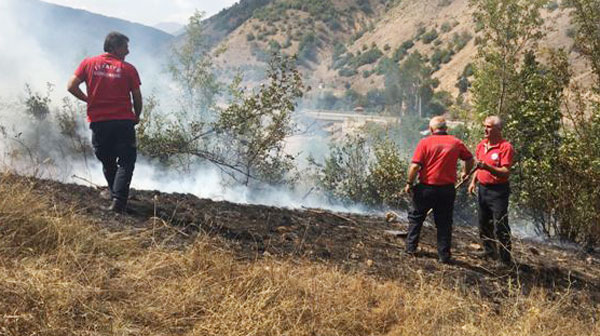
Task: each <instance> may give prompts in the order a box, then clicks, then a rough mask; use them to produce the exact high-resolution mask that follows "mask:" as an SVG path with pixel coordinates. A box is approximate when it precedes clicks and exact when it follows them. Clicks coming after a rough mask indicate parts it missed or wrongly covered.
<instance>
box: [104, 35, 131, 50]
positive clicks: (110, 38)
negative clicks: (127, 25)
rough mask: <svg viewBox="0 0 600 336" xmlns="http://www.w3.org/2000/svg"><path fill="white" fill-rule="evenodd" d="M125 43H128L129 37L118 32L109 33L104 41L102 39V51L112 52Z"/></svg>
mask: <svg viewBox="0 0 600 336" xmlns="http://www.w3.org/2000/svg"><path fill="white" fill-rule="evenodd" d="M127 42H129V37H127V36H125V35H123V34H121V33H119V32H115V31H114V32H110V33H108V35H106V39H104V51H106V52H109V53H111V52H114V51H115V50H116V49H117V48H119V47H122V46H124V45H125V44H126V43H127Z"/></svg>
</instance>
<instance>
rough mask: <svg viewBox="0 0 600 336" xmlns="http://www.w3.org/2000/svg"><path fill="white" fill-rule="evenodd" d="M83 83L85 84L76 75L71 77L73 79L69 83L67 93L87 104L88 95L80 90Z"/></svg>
mask: <svg viewBox="0 0 600 336" xmlns="http://www.w3.org/2000/svg"><path fill="white" fill-rule="evenodd" d="M81 83H83V80H81V79H80V78H79V77H77V76H75V75H73V76H71V79H69V82H68V83H67V91H69V92H70V93H71V94H72V95H73V96H75V98H77V99H79V100H81V101H84V102H86V103H87V99H88V97H87V95H86V94H85V93H83V91H81V89H80V88H79V85H81Z"/></svg>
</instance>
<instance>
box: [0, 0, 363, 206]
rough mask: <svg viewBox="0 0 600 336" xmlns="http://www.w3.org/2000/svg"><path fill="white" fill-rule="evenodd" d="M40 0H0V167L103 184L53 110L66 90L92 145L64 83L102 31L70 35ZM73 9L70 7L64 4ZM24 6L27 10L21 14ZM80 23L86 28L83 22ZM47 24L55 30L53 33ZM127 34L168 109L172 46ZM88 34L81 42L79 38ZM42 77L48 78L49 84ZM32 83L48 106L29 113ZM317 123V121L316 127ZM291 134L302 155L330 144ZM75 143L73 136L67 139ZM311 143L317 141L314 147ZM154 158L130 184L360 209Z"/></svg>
mask: <svg viewBox="0 0 600 336" xmlns="http://www.w3.org/2000/svg"><path fill="white" fill-rule="evenodd" d="M36 3H37V1H35V0H24V1H23V2H20V1H16V0H8V1H2V3H1V4H0V30H1V31H3V34H2V35H0V71H1V73H3V74H4V76H3V78H2V79H0V98H1V99H2V101H3V102H4V103H3V104H2V105H0V126H1V127H2V129H1V131H2V134H0V165H1V168H2V170H4V171H12V172H14V173H18V174H22V175H32V176H36V177H41V178H51V179H55V180H60V181H64V182H73V183H80V184H87V183H88V182H85V180H88V181H89V182H91V183H92V184H95V185H99V186H105V184H106V182H105V180H104V177H103V175H102V169H101V166H100V164H99V162H98V161H97V160H96V158H95V157H94V156H93V153H92V152H91V148H89V149H88V150H87V151H86V152H84V153H74V152H72V150H71V149H72V148H70V147H69V146H70V144H69V138H67V137H65V136H63V135H61V129H60V128H59V126H58V115H59V114H60V113H62V112H64V108H63V107H62V104H63V98H64V97H69V100H70V102H71V103H72V104H73V105H74V106H75V107H76V108H77V109H79V111H78V114H77V116H76V118H75V120H76V121H77V123H78V127H77V136H79V137H80V138H81V139H84V140H85V141H86V145H88V146H89V139H90V137H91V131H90V130H89V129H88V128H87V124H86V123H85V121H84V119H85V112H84V105H83V104H82V103H77V102H75V99H74V98H73V97H70V95H69V94H68V92H67V91H66V88H65V87H66V83H67V81H68V79H69V78H70V76H71V75H72V73H73V72H74V70H75V68H76V67H77V65H78V64H79V62H80V61H81V60H82V59H83V58H84V57H88V56H93V55H96V54H99V53H101V52H102V44H103V38H104V35H105V34H106V33H105V32H101V33H99V34H86V32H85V31H83V32H80V33H81V35H82V36H77V37H75V36H74V35H76V33H78V32H77V31H70V32H66V31H64V29H62V28H60V23H59V22H53V21H52V19H51V17H52V15H54V14H53V13H51V11H52V10H54V9H52V8H48V7H47V6H46V7H40V8H41V9H42V10H40V11H29V10H27V9H28V8H30V7H28V6H35V4H36ZM69 13H70V12H69ZM24 14H26V15H24ZM83 30H85V29H83ZM49 32H51V33H52V32H53V33H52V34H51V33H49ZM124 33H125V34H126V35H129V37H130V39H131V40H130V51H131V54H130V55H129V56H128V57H127V61H128V62H130V63H132V64H134V65H135V66H136V67H137V69H138V71H139V73H140V76H141V78H142V92H143V94H144V96H146V97H147V96H148V95H150V94H154V95H156V96H157V98H158V100H159V101H160V104H161V107H162V108H163V109H164V110H167V111H169V109H170V108H171V106H174V105H175V102H174V101H173V99H172V94H171V93H172V91H170V87H171V82H170V78H169V75H168V74H167V73H166V72H165V71H164V69H165V64H166V63H167V58H166V57H163V56H165V55H168V54H169V53H170V49H168V48H164V49H162V50H161V49H157V50H158V51H157V52H155V53H152V52H149V51H148V46H147V45H146V44H143V43H142V41H139V40H136V39H135V38H134V37H132V35H131V34H128V33H127V31H124ZM83 40H85V41H84V42H82V41H83ZM47 83H52V84H53V86H52V87H51V90H49V91H48V90H47ZM26 84H27V85H30V86H31V89H32V93H33V94H34V95H38V97H41V98H42V99H43V98H44V97H46V95H48V96H47V98H48V99H49V101H51V102H50V104H49V107H50V109H49V112H50V113H49V114H48V115H47V116H46V117H45V118H42V119H36V118H35V117H34V116H32V115H31V113H28V110H27V104H26V103H25V101H26V100H27V99H28V98H31V97H30V96H29V97H28V95H27V93H26V92H25V85H26ZM313 130H314V129H313ZM308 138H310V141H305V140H306V139H307V137H300V138H294V139H292V141H291V142H290V144H289V146H288V147H289V148H288V150H289V151H290V153H294V154H296V153H301V157H302V159H299V160H297V163H299V164H300V165H302V164H304V162H305V160H304V158H305V157H306V156H307V155H308V154H309V153H312V154H313V155H314V156H317V157H320V156H324V154H325V152H326V150H327V148H326V147H327V146H326V144H325V142H323V138H321V134H317V135H310V136H309V137H308ZM71 145H72V144H71ZM310 147H315V148H317V150H316V151H311V149H310ZM157 167H158V166H157V165H156V164H154V163H152V162H148V161H146V160H144V159H143V158H139V159H138V163H137V165H136V169H135V172H134V177H133V181H132V187H133V188H137V189H156V190H160V191H162V192H180V193H192V194H194V195H197V196H198V197H202V198H211V199H214V200H227V201H232V202H238V203H253V204H265V205H272V206H282V207H292V208H301V207H318V208H328V209H331V210H335V211H350V212H364V211H365V210H366V209H365V208H361V207H359V206H353V207H346V206H342V205H335V204H330V203H329V202H327V201H326V200H325V199H324V198H323V197H321V196H319V195H318V193H316V192H312V191H313V190H312V188H311V187H310V186H309V187H304V188H301V187H298V188H296V189H297V190H296V191H292V190H285V189H278V188H273V187H268V186H263V187H260V188H248V187H245V186H231V183H228V182H230V181H228V180H227V179H226V177H225V176H224V175H223V174H222V172H221V171H220V170H219V169H218V168H217V167H215V166H214V165H203V166H198V167H195V168H192V169H189V170H188V171H187V172H183V173H182V172H179V171H175V170H169V171H165V170H160V169H159V168H157Z"/></svg>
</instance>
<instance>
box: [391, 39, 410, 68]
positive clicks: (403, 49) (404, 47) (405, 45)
mask: <svg viewBox="0 0 600 336" xmlns="http://www.w3.org/2000/svg"><path fill="white" fill-rule="evenodd" d="M414 45H415V43H414V42H413V41H412V40H408V41H404V42H402V44H401V45H400V46H399V47H398V49H396V50H395V51H394V54H393V56H392V59H393V60H394V62H396V63H397V62H399V61H401V60H402V59H404V57H405V56H406V55H408V51H409V50H410V49H411V48H412V47H413V46H414Z"/></svg>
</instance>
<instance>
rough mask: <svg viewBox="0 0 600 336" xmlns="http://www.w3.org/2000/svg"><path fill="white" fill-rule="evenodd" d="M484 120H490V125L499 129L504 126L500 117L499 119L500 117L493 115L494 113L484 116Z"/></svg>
mask: <svg viewBox="0 0 600 336" xmlns="http://www.w3.org/2000/svg"><path fill="white" fill-rule="evenodd" d="M485 121H486V122H488V121H489V122H491V123H492V125H494V126H496V128H498V129H499V130H501V129H502V127H503V126H504V123H503V122H502V119H500V117H498V116H495V115H493V116H489V117H487V118H485Z"/></svg>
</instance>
